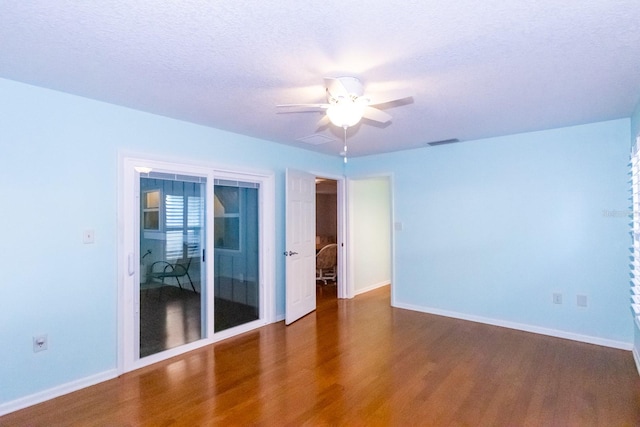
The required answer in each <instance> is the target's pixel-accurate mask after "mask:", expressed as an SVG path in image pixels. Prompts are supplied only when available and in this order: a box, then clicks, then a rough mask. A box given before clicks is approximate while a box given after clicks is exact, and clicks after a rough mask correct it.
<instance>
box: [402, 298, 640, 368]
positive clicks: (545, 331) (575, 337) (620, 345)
mask: <svg viewBox="0 0 640 427" xmlns="http://www.w3.org/2000/svg"><path fill="white" fill-rule="evenodd" d="M394 307H397V308H403V309H406V310H413V311H420V312H422V313H429V314H435V315H438V316H445V317H452V318H455V319H461V320H469V321H471V322H477V323H484V324H487V325H493V326H500V327H503V328H509V329H516V330H519V331H525V332H533V333H535V334H540V335H548V336H551V337H556V338H564V339H568V340H572V341H579V342H584V343H588V344H595V345H600V346H603V347H611V348H617V349H620V350H633V343H630V342H623V341H615V340H609V339H606V338H600V337H593V336H589V335H580V334H574V333H573V332H566V331H561V330H558V329H549V328H542V327H540V326H534V325H527V324H524V323H516V322H508V321H505V320H499V319H491V318H488V317H482V316H475V315H470V314H465V313H458V312H455V311H448V310H440V309H437V308H430V307H420V306H416V305H412V304H404V303H397V302H396V304H394ZM636 363H637V362H636Z"/></svg>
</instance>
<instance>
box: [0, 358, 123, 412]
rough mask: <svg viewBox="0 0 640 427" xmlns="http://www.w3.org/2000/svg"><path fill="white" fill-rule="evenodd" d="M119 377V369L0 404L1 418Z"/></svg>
mask: <svg viewBox="0 0 640 427" xmlns="http://www.w3.org/2000/svg"><path fill="white" fill-rule="evenodd" d="M117 376H118V370H117V369H111V370H109V371H105V372H101V373H99V374H96V375H91V376H89V377H86V378H81V379H79V380H76V381H71V382H69V383H66V384H62V385H59V386H56V387H53V388H50V389H48V390H43V391H40V392H38V393H34V394H31V395H29V396H24V397H21V398H19V399H16V400H12V401H10V402H5V403H2V404H0V416H2V415H5V414H8V413H9V412H15V411H17V410H20V409H23V408H26V407H28V406H32V405H36V404H38V403H42V402H44V401H47V400H50V399H53V398H56V397H60V396H62V395H65V394H69V393H72V392H74V391H78V390H80V389H82V388H86V387H90V386H92V385H96V384H98V383H101V382H103V381H107V380H111V379H113V378H116V377H117Z"/></svg>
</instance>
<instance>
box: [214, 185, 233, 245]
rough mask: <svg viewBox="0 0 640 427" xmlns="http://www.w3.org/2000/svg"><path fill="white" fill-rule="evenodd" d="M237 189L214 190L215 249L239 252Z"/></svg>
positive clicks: (217, 188)
mask: <svg viewBox="0 0 640 427" xmlns="http://www.w3.org/2000/svg"><path fill="white" fill-rule="evenodd" d="M239 190H240V189H239V188H238V187H223V186H219V185H216V186H215V189H214V196H215V197H214V210H213V212H214V213H213V216H214V220H213V221H214V222H213V230H214V241H215V248H216V249H229V250H234V251H239V250H240V192H239Z"/></svg>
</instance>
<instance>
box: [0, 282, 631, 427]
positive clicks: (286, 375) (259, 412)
mask: <svg viewBox="0 0 640 427" xmlns="http://www.w3.org/2000/svg"><path fill="white" fill-rule="evenodd" d="M334 292H335V286H333V287H331V286H328V287H322V288H320V290H319V293H318V310H317V311H316V312H314V313H312V314H310V315H308V316H306V317H305V318H303V319H301V320H300V321H298V322H296V323H294V324H293V325H290V326H288V327H285V326H284V325H283V323H282V322H280V323H277V324H273V325H269V326H267V327H264V328H261V329H260V330H257V331H253V332H249V333H247V334H244V335H242V336H239V337H236V338H232V339H230V340H227V341H224V342H220V343H217V344H215V345H212V346H208V347H206V348H202V349H200V350H197V351H194V352H191V353H189V354H186V355H183V356H180V357H176V358H174V359H171V360H169V361H166V362H163V363H160V364H157V365H154V366H150V367H147V368H143V369H141V370H138V371H135V372H131V373H128V374H125V375H123V376H121V377H120V378H117V379H114V380H111V381H107V382H105V383H101V384H98V385H96V386H93V387H90V388H87V389H84V390H81V391H78V392H76V393H72V394H69V395H66V396H62V397H60V398H57V399H54V400H51V401H48V402H45V403H42V404H40V405H36V406H33V407H31V408H27V409H25V410H22V411H18V412H15V413H12V414H8V415H6V416H4V417H2V418H0V425H1V426H27V425H28V426H51V425H56V426H64V425H79V426H128V425H131V426H133V425H136V426H137V425H145V426H147V425H148V426H169V425H186V426H198V425H225V426H227V425H292V426H298V425H311V426H313V425H349V426H351V425H356V426H358V425H398V426H399V425H402V426H404V425H422V426H581V427H582V426H639V425H640V377H639V376H638V372H637V371H636V368H635V365H634V362H633V357H632V355H631V353H630V352H628V351H622V350H615V349H610V348H604V347H599V346H595V345H589V344H584V343H578V342H573V341H567V340H562V339H558V338H551V337H545V336H541V335H535V334H529V333H526V332H520V331H515V330H510V329H504V328H499V327H493V326H488V325H482V324H477V323H472V322H465V321H462V320H455V319H450V318H445V317H439V316H434V315H428V314H422V313H416V312H411V311H406V310H400V309H393V308H390V307H389V290H388V288H381V289H378V290H375V291H372V292H369V293H367V294H363V295H360V296H358V297H356V298H354V299H353V300H336V299H335V294H333V293H334Z"/></svg>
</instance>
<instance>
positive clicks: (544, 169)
mask: <svg viewBox="0 0 640 427" xmlns="http://www.w3.org/2000/svg"><path fill="white" fill-rule="evenodd" d="M639 117H640V113H639V112H638V111H637V110H636V114H635V115H634V121H633V122H634V123H635V126H636V128H637V123H638V121H639V120H638V118H639ZM629 129H630V120H628V119H627V120H617V121H612V122H606V123H597V124H592V125H586V126H579V127H574V128H566V129H557V130H551V131H545V132H536V133H530V134H524V135H515V136H509V137H504V138H494V139H488V140H483V141H471V142H465V143H461V144H458V145H451V146H445V147H439V148H428V149H423V150H413V151H408V152H400V153H393V154H385V155H380V156H372V157H365V158H353V159H350V161H349V164H348V171H349V173H350V174H351V175H352V176H364V175H371V174H386V173H393V174H394V181H393V187H394V188H393V191H394V199H395V215H396V221H399V222H402V223H403V227H404V230H403V231H400V232H398V233H396V279H397V283H395V284H394V286H395V293H396V298H397V301H398V302H402V303H408V304H413V305H417V306H421V307H426V308H429V307H435V308H439V309H443V310H450V311H455V312H460V313H469V314H474V315H477V316H485V317H488V318H495V319H502V320H505V321H512V322H520V323H524V324H531V325H537V326H541V327H548V328H553V329H558V330H563V331H570V332H573V333H578V334H584V335H588V336H595V337H602V338H605V339H611V340H619V341H624V342H629V343H630V342H632V341H633V327H632V321H631V317H630V315H629V288H628V286H629V284H628V274H627V273H628V266H627V259H628V249H627V248H628V234H627V232H628V226H627V219H626V218H619V217H605V216H603V214H602V211H603V210H605V209H608V210H625V209H627V206H628V204H627V197H628V193H627V183H626V181H627V175H626V173H627V169H626V163H627V158H628V157H627V156H628V147H629V140H630V135H629ZM0 148H1V151H0V187H1V188H2V192H1V194H2V196H3V198H2V199H3V204H2V205H1V206H0V208H1V209H2V216H1V218H2V220H3V221H2V223H3V225H4V227H3V232H2V238H0V253H2V256H1V257H0V268H1V269H2V271H3V272H5V274H4V282H3V285H2V286H0V361H2V363H0V405H1V404H2V403H4V402H8V401H12V400H15V399H19V398H21V397H25V396H29V395H31V394H34V393H37V392H39V391H43V390H47V389H50V388H52V387H56V386H60V385H63V384H66V383H69V382H71V381H74V380H80V379H84V378H86V377H89V376H92V375H97V374H100V373H102V372H105V371H109V370H112V369H114V368H115V367H116V347H117V346H116V334H117V329H116V328H117V318H116V317H117V315H116V307H117V277H116V268H117V260H116V257H117V248H116V242H117V236H118V226H117V222H116V215H117V197H118V195H117V167H118V164H117V159H118V156H117V152H118V150H120V149H125V150H130V151H135V152H140V153H149V154H150V155H153V156H168V157H175V158H178V159H182V160H187V161H188V160H189V159H195V160H198V161H203V160H206V161H211V162H213V163H215V164H217V165H223V166H230V167H236V166H237V167H239V168H241V169H243V170H246V169H252V168H255V169H259V170H261V171H271V172H273V173H274V174H275V178H276V204H275V206H276V251H277V253H278V252H281V251H283V250H284V234H283V230H284V171H285V168H287V167H292V168H297V169H302V170H313V171H317V172H323V173H326V175H327V176H336V175H341V174H342V171H343V169H342V162H341V160H340V159H339V158H337V157H330V156H324V155H319V154H315V153H312V152H309V151H306V150H300V149H296V148H292V147H285V146H282V145H278V144H273V143H270V142H268V141H263V140H258V139H255V138H250V137H246V136H241V135H237V134H232V133H228V132H223V131H219V130H215V129H211V128H206V127H203V126H197V125H194V124H190V123H185V122H180V121H177V120H172V119H168V118H164V117H159V116H154V115H151V114H147V113H143V112H139V111H134V110H130V109H127V108H122V107H118V106H114V105H109V104H105V103H100V102H96V101H92V100H88V99H84V98H80V97H76V96H72V95H67V94H63V93H59V92H55V91H50V90H46V89H41V88H37V87H33V86H29V85H24V84H21V83H16V82H12V81H7V80H0ZM89 228H90V229H94V230H95V238H96V243H95V244H93V245H84V244H82V231H83V230H85V229H89ZM283 283H284V260H283V259H279V260H278V262H277V265H276V285H277V289H276V294H277V312H278V314H282V313H283V311H284V285H283ZM553 291H560V292H562V293H563V294H564V297H565V304H563V305H562V306H553V305H552V304H551V303H550V300H551V293H552V292H553ZM576 293H585V294H587V295H588V297H589V303H590V306H589V308H588V309H586V310H584V309H583V310H580V309H578V308H576V307H575V303H574V301H575V294H576ZM42 333H47V334H48V335H49V347H50V348H49V350H47V351H45V352H41V353H33V352H32V342H31V339H32V336H33V335H36V334H42Z"/></svg>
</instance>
